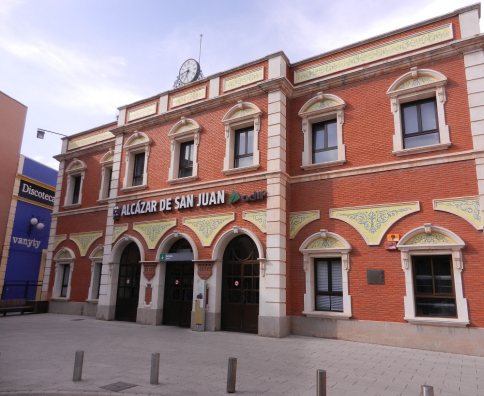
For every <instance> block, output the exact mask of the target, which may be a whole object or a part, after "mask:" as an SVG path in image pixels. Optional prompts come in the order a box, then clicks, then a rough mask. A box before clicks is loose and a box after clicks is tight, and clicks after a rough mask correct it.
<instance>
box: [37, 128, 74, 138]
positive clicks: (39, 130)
mask: <svg viewBox="0 0 484 396" xmlns="http://www.w3.org/2000/svg"><path fill="white" fill-rule="evenodd" d="M46 132H47V133H53V134H54V135H59V136H64V137H67V135H64V134H63V133H59V132H53V131H48V130H47V129H42V128H37V139H43V138H44V136H45V133H46Z"/></svg>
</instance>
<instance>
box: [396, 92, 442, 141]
mask: <svg viewBox="0 0 484 396" xmlns="http://www.w3.org/2000/svg"><path fill="white" fill-rule="evenodd" d="M402 124H403V147H404V148H413V147H420V146H429V145H432V144H438V143H439V130H438V122H437V107H436V105H435V98H432V99H425V100H419V101H417V102H410V103H405V104H403V105H402Z"/></svg>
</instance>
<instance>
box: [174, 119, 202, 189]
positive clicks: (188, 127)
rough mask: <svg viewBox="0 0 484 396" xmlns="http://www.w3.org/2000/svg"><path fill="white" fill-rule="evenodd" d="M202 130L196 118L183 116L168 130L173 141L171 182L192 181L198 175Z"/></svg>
mask: <svg viewBox="0 0 484 396" xmlns="http://www.w3.org/2000/svg"><path fill="white" fill-rule="evenodd" d="M200 131H201V127H200V125H199V124H198V123H197V122H196V121H195V120H192V119H189V118H185V117H182V118H181V120H180V121H178V122H177V123H176V124H175V125H174V126H173V127H172V128H171V130H170V132H168V138H169V139H170V143H171V144H170V148H171V154H170V169H169V170H168V182H169V183H178V182H185V181H190V180H194V179H196V178H197V177H198V145H199V142H200Z"/></svg>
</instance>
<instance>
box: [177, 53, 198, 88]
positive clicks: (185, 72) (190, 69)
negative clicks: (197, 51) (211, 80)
mask: <svg viewBox="0 0 484 396" xmlns="http://www.w3.org/2000/svg"><path fill="white" fill-rule="evenodd" d="M199 76H200V65H199V64H198V62H197V61H196V60H195V59H187V60H186V61H185V62H183V64H182V65H181V67H180V72H179V73H178V78H179V80H180V82H181V83H182V84H188V83H190V82H192V81H195V80H197V79H198V77H199Z"/></svg>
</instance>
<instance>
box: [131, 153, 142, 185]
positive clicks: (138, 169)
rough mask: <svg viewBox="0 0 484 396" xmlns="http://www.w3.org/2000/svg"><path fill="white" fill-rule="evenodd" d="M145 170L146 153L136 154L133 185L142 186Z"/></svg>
mask: <svg viewBox="0 0 484 396" xmlns="http://www.w3.org/2000/svg"><path fill="white" fill-rule="evenodd" d="M144 170H145V153H138V154H135V155H134V167H133V181H132V182H131V185H132V186H141V185H142V184H143V175H144Z"/></svg>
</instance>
